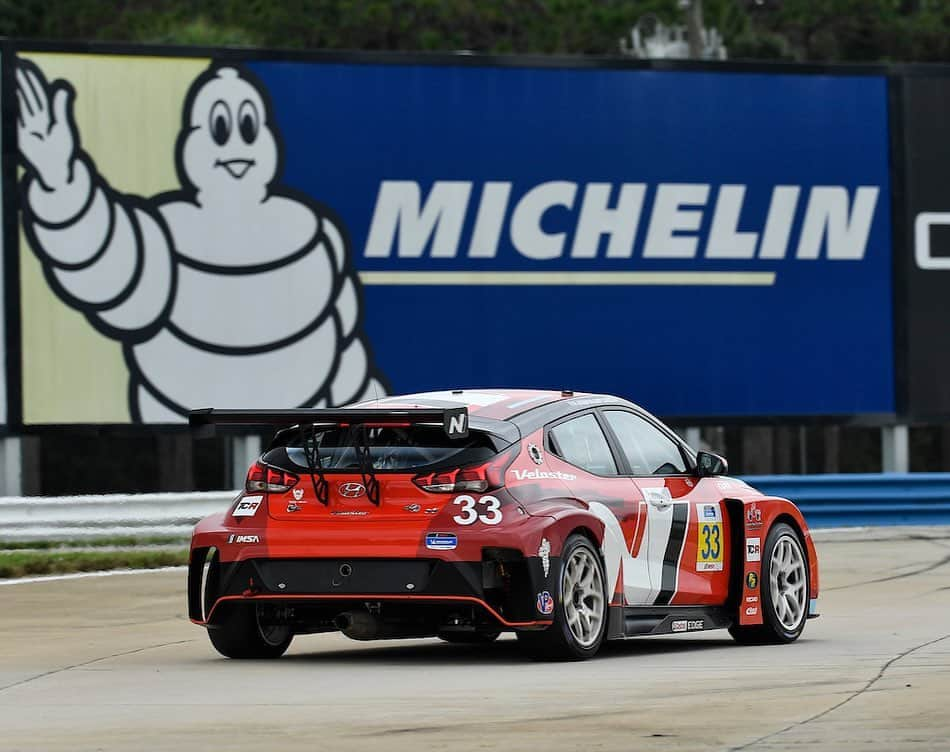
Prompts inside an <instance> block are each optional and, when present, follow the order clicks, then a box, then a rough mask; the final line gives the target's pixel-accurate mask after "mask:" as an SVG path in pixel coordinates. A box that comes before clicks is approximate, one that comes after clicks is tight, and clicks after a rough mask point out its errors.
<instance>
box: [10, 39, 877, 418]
mask: <svg viewBox="0 0 950 752" xmlns="http://www.w3.org/2000/svg"><path fill="white" fill-rule="evenodd" d="M450 61H452V62H450ZM442 62H443V63H446V64H439V65H410V64H401V63H396V62H391V63H385V64H383V63H376V62H370V61H369V59H368V58H367V61H366V62H365V63H362V64H355V63H329V62H306V61H300V60H296V61H280V60H268V61H260V60H256V61H255V60H247V59H245V60H244V61H237V60H235V59H233V58H231V57H229V59H227V60H215V59H213V58H186V57H181V58H157V57H151V56H128V55H108V54H101V55H72V54H48V53H29V54H21V55H19V56H18V58H17V60H16V63H15V64H16V66H17V71H16V73H17V76H16V80H17V83H16V86H17V91H16V96H17V101H22V102H23V103H24V105H23V107H22V108H21V110H20V111H19V112H18V117H17V122H16V129H17V139H18V140H17V143H18V164H19V167H20V173H19V178H18V181H17V193H16V196H17V205H18V208H19V221H20V228H21V237H22V238H23V242H21V243H20V247H19V256H18V259H19V266H20V274H19V285H20V286H19V298H20V304H21V305H20V308H21V310H20V329H21V331H20V341H21V343H22V347H21V348H20V349H21V353H20V358H19V360H20V371H19V373H18V378H17V381H18V382H19V387H17V388H15V389H11V393H13V392H22V399H21V403H22V405H21V406H22V411H21V412H22V416H23V422H24V423H26V424H62V423H102V422H107V423H110V422H115V423H122V422H141V423H175V422H180V421H182V420H183V419H184V418H185V416H186V414H187V411H188V409H189V408H194V407H204V406H207V405H214V406H216V407H244V408H251V407H275V406H277V405H279V406H285V407H302V406H310V405H316V406H320V405H329V404H345V403H348V402H353V401H357V400H361V399H367V398H371V397H372V396H373V395H377V394H378V395H380V396H382V394H383V393H385V392H386V391H392V392H406V391H416V390H429V389H439V388H446V387H465V386H486V385H491V386H510V387H519V386H520V387H552V388H571V389H575V390H590V391H603V392H611V393H614V394H617V395H621V396H624V397H627V398H630V399H633V400H635V401H637V402H639V403H641V404H643V405H644V406H645V407H647V408H649V409H651V410H653V411H655V412H657V413H659V414H662V415H664V416H667V417H670V418H677V417H680V418H686V417H717V416H719V417H723V418H727V417H728V418H737V419H742V418H743V417H751V416H776V415H777V416H808V415H832V414H842V415H847V414H859V413H863V414H867V413H890V412H893V411H894V408H895V398H894V372H893V342H892V340H893V331H892V330H893V326H892V320H891V319H892V308H893V303H892V282H891V271H890V270H891V228H890V224H889V210H890V204H891V196H890V186H889V179H888V176H889V172H888V169H889V168H888V163H889V160H888V132H887V82H886V79H885V78H884V77H881V76H831V75H803V74H797V75H793V74H790V73H781V74H780V73H755V72H726V71H724V70H723V71H717V72H712V71H711V70H709V71H690V72H686V71H664V72H659V71H650V70H642V69H637V68H634V67H624V66H618V67H612V68H611V67H575V68H567V67H561V68H558V67H554V66H551V67H522V66H514V65H505V66H502V65H487V64H483V63H481V61H476V60H472V59H461V58H459V59H458V62H457V63H456V62H454V61H453V59H452V58H443V60H442ZM26 105H29V107H27V106H26ZM36 134H41V135H42V134H47V136H48V137H47V136H44V137H42V138H40V137H38V136H37V135H36ZM8 257H9V255H8ZM77 314H78V315H77ZM20 387H22V388H20ZM77 395H82V397H83V398H82V399H79V398H78V396H77Z"/></svg>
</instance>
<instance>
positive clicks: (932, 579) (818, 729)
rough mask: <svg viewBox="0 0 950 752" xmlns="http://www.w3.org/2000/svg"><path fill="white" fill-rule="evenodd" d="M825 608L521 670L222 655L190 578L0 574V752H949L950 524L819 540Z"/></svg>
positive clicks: (431, 650)
mask: <svg viewBox="0 0 950 752" xmlns="http://www.w3.org/2000/svg"><path fill="white" fill-rule="evenodd" d="M816 539H817V544H818V553H819V556H820V560H821V565H822V572H821V574H822V585H823V590H822V597H821V610H822V613H823V616H822V617H821V618H820V619H817V620H812V621H810V622H809V623H808V625H807V627H806V629H805V633H804V635H803V637H802V639H801V640H800V641H799V642H798V643H796V644H794V645H790V646H776V647H740V646H738V645H735V644H734V643H733V642H732V641H731V639H730V638H729V636H728V634H727V633H726V632H709V633H705V634H699V635H688V636H683V637H677V638H645V639H644V638H641V639H637V640H629V641H626V642H623V643H613V644H609V645H608V646H607V648H606V649H605V650H604V651H603V652H602V654H601V656H600V657H598V658H597V659H595V660H592V661H588V662H585V663H568V664H543V663H532V662H529V661H527V660H525V659H524V658H522V657H521V655H520V654H519V652H518V649H517V647H518V646H517V643H516V642H515V641H514V639H513V638H512V637H507V638H503V639H502V640H501V641H499V642H497V643H495V644H494V645H490V646H486V647H482V646H479V647H469V646H464V647H462V646H453V645H448V644H445V643H442V642H440V641H438V640H413V641H404V642H376V643H357V642H352V641H350V640H347V639H346V638H344V637H342V636H340V635H318V636H309V637H303V638H298V639H297V640H296V641H295V643H294V645H293V646H292V647H291V649H290V651H289V652H288V654H287V655H286V656H285V657H284V658H282V659H280V660H278V661H274V662H239V661H228V660H225V659H222V658H219V657H218V656H217V654H215V653H214V652H213V651H212V648H211V646H210V644H209V643H208V641H207V638H206V636H205V634H204V632H203V630H201V629H200V628H198V627H195V626H193V625H191V624H190V623H189V622H188V621H187V619H186V616H185V597H184V577H185V574H184V572H183V571H180V570H176V571H173V572H158V573H149V574H134V575H128V576H112V577H86V578H78V579H71V580H56V581H48V582H31V583H24V584H15V585H4V586H0V750H31V751H33V750H123V751H124V750H132V749H148V750H166V749H167V750H175V751H176V752H188V751H189V750H204V749H228V750H255V751H256V752H259V751H260V750H269V749H280V750H297V749H300V750H311V751H312V750H334V752H348V751H349V750H367V749H385V750H386V751H387V752H400V751H402V750H407V751H408V750H411V751H412V752H418V751H419V750H453V751H455V750H483V749H495V748H505V749H509V750H527V749H544V750H546V751H549V750H575V749H588V750H625V751H626V750H631V749H638V750H653V749H663V750H670V749H690V750H713V749H736V750H739V749H741V750H745V749H749V750H777V749H796V750H798V749H804V748H807V746H808V745H811V746H812V747H817V748H818V749H835V750H842V749H843V750H849V749H855V750H888V751H889V752H890V751H891V750H903V749H913V750H928V749H941V750H945V749H948V748H950V705H948V702H950V577H948V574H950V528H917V529H912V528H903V529H899V528H890V529H881V530H858V531H851V532H847V533H841V532H821V531H820V532H818V533H817V534H816Z"/></svg>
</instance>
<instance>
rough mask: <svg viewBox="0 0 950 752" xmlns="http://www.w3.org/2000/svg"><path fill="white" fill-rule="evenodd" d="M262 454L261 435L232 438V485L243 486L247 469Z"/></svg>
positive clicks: (233, 486) (235, 486) (234, 486)
mask: <svg viewBox="0 0 950 752" xmlns="http://www.w3.org/2000/svg"><path fill="white" fill-rule="evenodd" d="M260 456H261V437H260V436H253V435H252V436H234V437H233V438H232V439H231V463H230V465H231V487H232V488H243V487H244V479H245V478H246V477H247V469H248V467H250V465H251V463H252V462H254V461H255V460H256V459H257V458H258V457H260Z"/></svg>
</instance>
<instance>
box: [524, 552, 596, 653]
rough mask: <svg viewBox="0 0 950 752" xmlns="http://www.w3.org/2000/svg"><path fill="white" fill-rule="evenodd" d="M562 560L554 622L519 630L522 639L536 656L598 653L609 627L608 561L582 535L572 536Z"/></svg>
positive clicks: (527, 649)
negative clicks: (605, 562) (606, 574)
mask: <svg viewBox="0 0 950 752" xmlns="http://www.w3.org/2000/svg"><path fill="white" fill-rule="evenodd" d="M560 562H561V563H560V571H559V572H558V573H557V579H556V582H557V590H556V592H555V593H554V596H555V602H554V623H553V624H551V626H550V627H548V628H547V629H545V630H543V631H538V632H518V633H517V635H518V641H519V642H520V643H521V644H522V646H523V647H524V649H525V651H526V652H527V653H528V654H529V655H531V656H532V657H533V658H536V659H540V660H549V661H582V660H586V659H587V658H592V657H593V656H594V655H596V653H597V651H598V650H599V649H600V646H601V644H602V643H603V641H604V635H605V634H606V631H607V594H606V593H607V589H606V587H605V582H606V579H607V578H606V576H605V575H604V563H603V561H601V558H600V554H599V553H598V552H597V550H596V549H595V548H594V545H593V544H592V543H591V542H590V541H589V540H588V539H587V538H585V537H584V536H582V535H571V536H569V537H568V539H567V541H566V542H565V543H564V550H563V551H562V553H561V559H560Z"/></svg>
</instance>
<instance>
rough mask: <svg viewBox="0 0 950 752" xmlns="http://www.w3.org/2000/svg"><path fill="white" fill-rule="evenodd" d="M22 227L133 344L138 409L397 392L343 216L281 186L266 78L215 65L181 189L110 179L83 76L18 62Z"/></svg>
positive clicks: (74, 297) (310, 402)
mask: <svg viewBox="0 0 950 752" xmlns="http://www.w3.org/2000/svg"><path fill="white" fill-rule="evenodd" d="M16 81H17V103H18V130H17V135H18V139H19V150H20V156H21V159H22V162H23V165H24V167H25V175H24V177H23V180H22V183H21V195H22V197H23V200H22V206H23V225H24V229H25V232H26V236H27V239H28V242H29V244H30V246H31V247H32V249H33V251H34V253H35V254H36V255H37V257H39V259H40V261H41V262H42V263H43V269H44V272H45V275H46V279H47V280H48V282H49V284H50V286H51V287H52V289H53V290H54V291H55V292H56V294H57V295H58V296H59V297H60V299H62V300H63V301H64V302H66V303H67V304H68V305H70V306H72V307H74V308H76V309H78V310H79V311H81V312H83V313H84V314H85V315H86V318H87V319H88V320H89V322H90V323H91V324H92V325H93V326H94V327H95V328H96V329H97V330H99V331H100V332H102V333H103V334H105V335H106V336H108V337H112V338H114V339H117V340H119V341H121V342H122V345H123V350H124V354H125V360H126V363H127V364H128V367H129V370H130V373H131V382H130V386H129V408H130V411H131V415H132V418H133V420H134V421H143V422H158V423H168V422H180V421H181V420H182V419H183V417H184V416H185V414H186V413H187V411H188V410H189V409H191V408H195V407H202V406H208V405H213V406H216V407H242V408H255V407H256V408H263V407H274V406H288V407H289V406H298V407H307V406H317V407H322V406H329V405H342V404H346V403H348V402H354V401H358V400H362V399H367V398H371V397H374V396H382V395H383V394H385V393H386V389H385V387H384V386H383V384H384V378H383V376H382V375H381V374H380V373H379V372H378V371H377V370H376V368H375V366H374V364H373V360H372V356H371V353H370V350H369V346H368V343H367V341H366V336H365V334H364V333H363V331H362V328H361V289H360V285H359V280H358V277H357V275H356V272H355V270H354V269H353V266H352V262H351V260H350V253H349V242H348V238H347V236H346V234H345V231H344V230H343V227H342V224H341V223H340V222H339V220H338V219H337V218H336V217H335V215H334V214H333V213H332V212H331V211H330V210H329V209H328V208H327V207H325V206H323V205H321V204H318V203H317V202H315V201H313V200H311V199H310V198H309V197H307V196H304V195H301V194H299V193H296V192H292V191H291V190H289V189H286V188H283V187H281V185H280V176H281V160H282V156H283V155H282V153H281V152H282V149H281V142H280V135H279V133H278V132H277V131H276V130H275V125H274V120H273V113H272V110H271V107H270V102H269V98H268V96H267V92H266V90H265V89H264V87H263V86H262V85H261V84H260V83H259V82H258V81H257V80H256V79H255V78H254V77H253V75H252V74H251V73H250V72H248V71H247V70H244V69H241V68H239V67H235V66H229V65H212V66H211V67H210V68H209V69H208V70H207V71H205V72H204V73H202V74H201V75H200V76H199V77H198V78H197V79H196V80H195V82H194V83H193V84H192V85H191V87H190V89H189V91H188V94H187V97H186V99H185V103H184V108H183V112H182V128H181V132H180V133H179V135H178V140H177V146H176V169H177V173H178V178H179V180H180V181H181V186H182V187H181V190H178V191H173V192H171V193H165V194H161V195H158V196H155V197H153V198H150V199H143V198H139V197H136V196H130V195H124V194H121V193H119V192H117V191H115V190H114V189H112V188H111V187H110V186H109V184H108V183H107V182H106V180H105V178H104V177H103V176H102V175H100V174H99V173H98V171H97V170H96V166H95V164H94V163H93V161H92V159H91V158H90V156H89V155H88V154H87V153H85V152H84V151H83V150H82V148H81V146H80V140H79V132H78V130H77V127H76V123H75V120H74V118H73V112H72V107H73V99H74V97H75V90H74V89H73V87H72V85H71V84H69V83H68V82H66V81H62V80H57V81H55V82H53V83H52V84H50V83H48V82H47V81H46V79H45V77H44V76H43V74H42V72H41V71H40V69H39V68H38V67H37V66H36V65H35V64H33V63H32V62H29V61H21V62H20V64H19V65H18V68H17V72H16Z"/></svg>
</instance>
